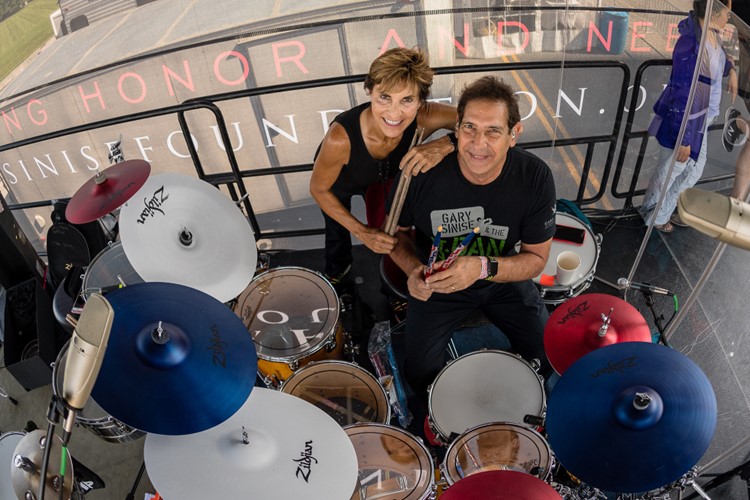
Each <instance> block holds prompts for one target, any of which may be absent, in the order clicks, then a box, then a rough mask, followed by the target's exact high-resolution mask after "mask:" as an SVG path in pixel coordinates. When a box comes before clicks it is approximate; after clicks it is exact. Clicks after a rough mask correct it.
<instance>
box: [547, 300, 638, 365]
mask: <svg viewBox="0 0 750 500" xmlns="http://www.w3.org/2000/svg"><path fill="white" fill-rule="evenodd" d="M610 309H611V310H612V314H611V317H610V318H609V326H608V327H606V328H603V325H605V320H604V319H603V318H602V315H605V316H610V313H609V311H610ZM620 342H651V329H650V328H649V326H648V323H646V320H645V319H644V318H643V316H642V315H641V313H639V312H638V310H637V309H636V308H635V307H633V306H631V305H630V304H628V303H627V302H625V301H624V300H622V299H620V298H618V297H615V296H612V295H606V294H603V293H589V294H584V295H579V296H578V297H574V298H572V299H569V300H567V301H565V302H563V303H562V304H561V305H560V307H558V308H557V309H555V312H553V313H552V314H551V315H550V318H549V320H548V321H547V324H546V325H545V327H544V350H545V352H546V353H547V358H548V359H549V362H550V364H551V365H552V367H553V368H554V369H555V371H556V372H557V373H559V374H561V375H562V374H563V373H564V372H565V370H567V369H568V367H570V365H572V364H573V363H575V362H576V361H577V360H578V359H579V358H581V357H583V356H584V355H586V354H588V353H589V352H591V351H593V350H595V349H598V348H599V347H604V346H606V345H610V344H617V343H620Z"/></svg>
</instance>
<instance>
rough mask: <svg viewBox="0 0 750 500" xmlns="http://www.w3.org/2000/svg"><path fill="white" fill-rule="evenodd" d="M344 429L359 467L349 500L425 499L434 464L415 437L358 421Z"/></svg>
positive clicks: (431, 480) (429, 487)
mask: <svg viewBox="0 0 750 500" xmlns="http://www.w3.org/2000/svg"><path fill="white" fill-rule="evenodd" d="M344 430H345V431H346V434H347V435H348V436H349V439H351V441H352V443H353V444H354V450H355V451H356V453H357V464H358V467H359V487H358V490H357V491H355V493H354V495H353V496H352V500H367V499H376V498H379V499H382V498H388V499H394V500H421V499H424V498H429V495H430V493H431V492H432V485H433V484H434V482H435V481H434V479H435V471H434V465H433V463H432V458H431V457H430V453H429V452H428V451H427V448H425V447H424V445H423V444H422V443H420V442H419V441H417V438H415V437H414V436H413V435H412V434H410V433H408V432H406V431H404V430H402V429H399V428H398V427H391V426H388V425H381V424H358V425H352V426H350V427H346V428H344Z"/></svg>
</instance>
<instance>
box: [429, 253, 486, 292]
mask: <svg viewBox="0 0 750 500" xmlns="http://www.w3.org/2000/svg"><path fill="white" fill-rule="evenodd" d="M443 262H444V261H440V262H437V263H435V266H434V268H435V269H436V270H437V271H439V272H436V273H434V274H433V275H432V276H430V277H429V278H427V280H426V283H427V286H428V287H429V288H430V289H431V290H433V291H434V292H437V293H453V292H457V291H459V290H464V289H466V288H469V287H470V286H471V285H472V284H474V282H475V281H476V280H477V279H479V274H480V273H481V271H482V261H481V260H480V259H479V257H466V256H464V257H459V258H457V259H456V260H455V261H454V262H453V264H452V265H451V266H450V267H449V268H448V269H444V270H441V267H442V264H443Z"/></svg>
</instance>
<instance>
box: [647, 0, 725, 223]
mask: <svg viewBox="0 0 750 500" xmlns="http://www.w3.org/2000/svg"><path fill="white" fill-rule="evenodd" d="M707 3H708V0H695V1H694V2H693V10H691V11H690V14H689V15H688V17H687V18H686V19H684V20H682V21H681V22H680V24H679V26H678V29H679V32H680V38H679V39H678V40H677V43H676V44H675V48H674V52H673V53H672V73H671V75H670V77H669V82H668V83H667V86H666V87H665V88H664V91H663V92H662V94H661V95H660V96H659V99H658V100H657V101H656V104H654V113H655V114H656V116H655V117H654V122H653V123H652V124H651V126H650V127H649V130H651V131H654V130H656V133H655V136H656V140H657V141H658V142H659V146H660V151H659V160H658V165H657V167H656V170H655V171H654V174H653V175H652V176H651V179H650V180H649V183H648V188H647V189H646V194H645V196H644V198H643V204H642V205H641V208H640V213H641V215H642V216H643V219H644V220H645V221H646V223H647V224H650V223H651V222H653V223H654V227H655V228H656V229H658V230H659V231H662V232H665V233H670V232H672V231H673V230H674V225H683V224H682V221H680V220H679V215H678V214H677V213H674V214H672V212H674V209H675V207H676V206H677V198H678V196H679V194H680V193H681V192H682V191H684V190H685V189H688V188H690V187H693V186H694V185H695V184H696V182H698V180H699V179H700V178H701V175H702V174H703V167H704V165H705V164H706V149H707V146H706V131H707V130H708V126H709V125H710V124H711V122H712V121H713V120H714V119H715V118H716V117H717V116H718V115H719V108H720V104H721V95H722V78H723V77H727V76H728V77H729V81H728V83H727V88H728V89H729V91H730V92H731V93H732V97H733V98H734V96H736V95H737V73H736V71H735V70H734V67H733V65H732V62H731V61H730V60H728V59H727V57H726V54H725V53H724V49H723V47H722V45H721V39H720V37H719V33H721V31H722V30H723V29H724V26H725V25H726V23H727V21H728V20H729V17H730V14H731V10H730V9H731V7H732V0H715V1H714V2H713V9H712V11H711V12H706V7H707ZM706 27H708V28H709V29H708V31H707V33H706V44H705V45H706V46H705V49H704V50H703V51H701V48H700V41H701V34H702V31H703V29H705V28H706ZM698 63H700V71H699V75H698V79H697V81H696V84H695V96H694V98H693V103H692V107H691V108H690V110H689V113H690V114H689V119H688V122H687V127H686V129H685V133H684V135H683V137H682V141H681V143H680V144H677V138H678V135H679V132H680V126H681V125H682V118H683V116H684V114H685V111H686V107H687V102H688V96H689V95H690V84H691V83H692V79H693V72H694V70H695V66H696V64H698ZM675 148H676V149H677V155H676V161H675V164H674V168H673V169H672V173H671V175H670V176H669V177H667V174H668V173H669V167H670V164H671V161H672V156H673V154H674V150H675ZM665 183H666V189H667V192H666V195H665V197H664V201H663V202H662V205H661V207H660V209H659V211H658V212H656V211H655V208H656V203H657V201H658V200H659V195H660V193H661V191H662V188H663V187H664V185H665Z"/></svg>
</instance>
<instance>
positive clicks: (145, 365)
mask: <svg viewBox="0 0 750 500" xmlns="http://www.w3.org/2000/svg"><path fill="white" fill-rule="evenodd" d="M107 300H108V301H109V303H110V304H111V305H112V309H113V310H114V313H115V317H114V321H113V323H112V330H111V332H110V336H109V343H108V346H107V351H106V354H105V356H104V361H103V362H102V367H101V371H100V372H99V376H98V377H97V380H96V384H95V385H94V390H93V392H92V396H93V397H94V399H95V400H96V402H97V403H98V404H99V406H101V407H102V408H103V409H104V410H105V411H106V412H107V413H109V414H110V415H112V416H113V417H115V418H116V419H118V420H121V421H122V422H123V423H125V424H127V425H129V426H132V427H135V428H137V429H140V430H143V431H146V432H156V433H159V434H169V435H173V434H189V433H193V432H199V431H202V430H205V429H208V428H209V427H213V426H215V425H217V424H219V423H220V422H223V421H224V420H226V419H227V418H228V417H229V416H231V415H232V414H234V412H236V411H237V409H239V408H240V407H241V406H242V405H243V403H244V402H245V400H246V399H247V396H248V395H249V394H250V391H251V390H252V388H253V385H254V384H255V378H256V368H257V358H256V355H255V345H254V344H253V339H252V338H251V337H250V335H248V333H247V329H246V328H245V325H244V324H243V323H242V320H240V318H238V317H237V316H235V314H234V313H233V312H232V311H231V310H230V309H229V308H227V307H226V306H225V305H224V304H222V303H221V302H219V301H218V300H216V299H214V298H213V297H211V296H209V295H207V294H205V293H203V292H201V291H199V290H195V289H193V288H189V287H186V286H182V285H176V284H172V283H138V284H135V285H129V286H127V287H125V288H121V289H119V290H114V291H112V292H110V293H109V294H107ZM178 498H179V497H178Z"/></svg>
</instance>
